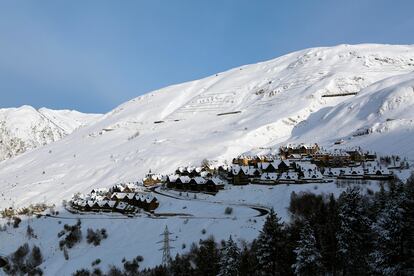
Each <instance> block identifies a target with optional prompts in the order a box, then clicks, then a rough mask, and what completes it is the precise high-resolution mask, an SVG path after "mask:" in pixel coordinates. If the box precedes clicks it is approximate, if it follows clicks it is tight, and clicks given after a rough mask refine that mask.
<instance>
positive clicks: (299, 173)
mask: <svg viewBox="0 0 414 276" xmlns="http://www.w3.org/2000/svg"><path fill="white" fill-rule="evenodd" d="M219 173H220V175H222V176H223V177H225V178H226V179H228V180H229V181H230V182H231V183H232V184H234V185H247V184H249V183H257V184H278V183H306V182H325V181H327V180H326V179H325V178H324V176H323V174H322V173H321V171H320V170H319V168H318V167H317V166H316V165H314V164H311V163H305V162H290V161H287V160H275V161H273V162H261V163H258V164H257V167H254V166H240V165H231V166H229V167H227V168H226V167H220V168H219Z"/></svg>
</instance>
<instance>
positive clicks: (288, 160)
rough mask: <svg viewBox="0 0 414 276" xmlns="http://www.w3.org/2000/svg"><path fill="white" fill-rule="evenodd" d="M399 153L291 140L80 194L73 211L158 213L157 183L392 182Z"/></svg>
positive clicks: (209, 187) (204, 187)
mask: <svg viewBox="0 0 414 276" xmlns="http://www.w3.org/2000/svg"><path fill="white" fill-rule="evenodd" d="M408 166H409V165H408V162H407V161H406V160H401V157H399V156H386V157H378V156H377V154H376V153H373V152H369V151H363V150H362V149H360V148H356V149H355V148H354V149H348V150H345V149H333V150H325V149H323V148H321V147H319V145H318V144H313V145H306V144H299V145H293V144H289V145H286V146H282V147H280V148H279V152H278V153H277V154H268V155H260V156H259V155H255V156H249V155H241V156H238V157H237V158H234V159H233V160H232V163H231V164H219V165H218V164H211V163H209V162H207V161H206V162H203V165H202V166H198V167H195V166H187V167H178V168H177V169H176V171H175V172H174V173H172V174H169V175H161V174H155V173H152V172H151V170H150V171H149V173H148V174H147V175H146V176H145V177H144V178H143V179H142V181H138V182H133V183H123V184H117V185H115V186H113V187H112V188H110V189H106V188H101V189H94V190H92V191H91V193H90V194H87V195H83V194H79V193H78V194H75V195H74V196H73V198H72V200H71V201H70V204H69V205H68V208H69V210H70V211H72V212H119V213H123V214H132V213H140V212H147V213H148V214H151V213H154V210H155V209H156V208H157V207H158V206H159V201H158V199H157V197H156V196H155V195H154V189H155V188H156V187H162V189H164V190H168V189H169V190H176V191H179V192H192V193H206V194H212V195H215V194H216V193H218V192H219V191H220V190H222V189H224V187H225V185H248V184H258V185H278V184H305V183H326V182H333V181H335V179H344V180H364V179H366V180H390V179H393V178H394V177H395V173H394V171H395V170H402V169H408Z"/></svg>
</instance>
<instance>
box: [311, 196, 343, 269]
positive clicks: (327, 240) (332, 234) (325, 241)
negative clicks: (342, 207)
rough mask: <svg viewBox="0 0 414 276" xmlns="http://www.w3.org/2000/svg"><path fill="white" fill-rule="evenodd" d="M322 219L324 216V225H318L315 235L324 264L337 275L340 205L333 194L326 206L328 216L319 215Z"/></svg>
mask: <svg viewBox="0 0 414 276" xmlns="http://www.w3.org/2000/svg"><path fill="white" fill-rule="evenodd" d="M319 216H320V217H322V216H324V217H325V221H324V224H321V225H316V227H317V228H316V230H315V232H316V231H317V232H316V233H315V234H316V237H317V239H318V240H319V241H320V247H321V250H320V252H321V255H322V263H323V266H324V267H325V269H326V270H327V271H329V272H330V273H332V274H333V275H336V271H337V270H338V262H339V260H338V254H337V251H338V242H337V239H336V233H337V231H338V225H339V222H338V204H337V201H336V199H335V197H334V196H333V194H331V195H330V196H329V201H328V202H327V204H326V214H319Z"/></svg>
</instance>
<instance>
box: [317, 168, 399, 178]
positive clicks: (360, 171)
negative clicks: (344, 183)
mask: <svg viewBox="0 0 414 276" xmlns="http://www.w3.org/2000/svg"><path fill="white" fill-rule="evenodd" d="M324 176H325V177H336V178H340V179H392V178H393V177H394V173H393V171H391V170H390V169H389V168H387V167H384V166H381V165H373V166H356V167H343V168H327V169H326V170H325V171H324Z"/></svg>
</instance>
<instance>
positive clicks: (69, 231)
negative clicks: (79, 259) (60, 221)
mask: <svg viewBox="0 0 414 276" xmlns="http://www.w3.org/2000/svg"><path fill="white" fill-rule="evenodd" d="M65 234H66V237H65V238H64V239H62V240H60V241H59V248H60V250H63V249H64V248H65V247H66V248H72V247H73V246H74V245H75V244H77V243H79V242H80V241H81V240H82V231H81V221H80V220H78V222H77V223H76V224H75V225H68V224H65V225H64V226H63V230H62V231H61V232H59V233H58V237H63V236H64V235H65Z"/></svg>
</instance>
